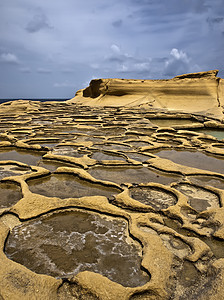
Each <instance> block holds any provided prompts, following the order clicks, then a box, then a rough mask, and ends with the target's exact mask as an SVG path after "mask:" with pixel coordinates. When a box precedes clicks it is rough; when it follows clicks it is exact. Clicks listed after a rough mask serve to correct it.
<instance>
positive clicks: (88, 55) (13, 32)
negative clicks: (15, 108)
mask: <svg viewBox="0 0 224 300" xmlns="http://www.w3.org/2000/svg"><path fill="white" fill-rule="evenodd" d="M213 69H219V75H218V76H220V77H222V78H224V0H169V1H168V0H113V1H106V0H94V1H93V0H79V1H78V0H0V99H3V98H14V99H32V98H72V97H74V95H75V92H76V91H77V90H79V89H81V88H84V87H86V86H88V84H89V82H90V81H91V79H93V78H130V79H163V78H164V79H168V78H172V77H174V76H176V75H180V74H184V73H190V72H200V71H208V70H213Z"/></svg>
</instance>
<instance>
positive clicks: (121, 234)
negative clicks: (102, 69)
mask: <svg viewBox="0 0 224 300" xmlns="http://www.w3.org/2000/svg"><path fill="white" fill-rule="evenodd" d="M216 75H217V72H216V71H211V72H207V73H206V72H204V73H196V74H187V75H182V76H179V77H176V78H174V79H172V80H171V81H142V82H140V81H134V80H132V81H128V80H126V81H125V80H112V79H111V80H98V81H97V80H95V81H93V82H92V83H91V84H90V87H88V88H87V89H84V90H82V91H79V92H78V93H77V96H76V97H75V98H74V99H72V100H70V101H66V102H39V101H25V100H18V101H13V102H6V103H3V104H1V105H0V115H1V118H2V120H3V122H2V123H0V193H1V197H0V247H1V249H0V265H1V268H0V299H4V300H5V299H10V300H11V299H29V300H30V299H44V300H45V299H49V300H50V299H52V300H53V299H54V300H55V299H59V300H61V299H102V300H104V299H105V300H107V299H108V300H117V299H128V300H129V299H130V300H137V299H139V300H142V299H152V300H157V299H160V300H166V299H167V300H168V299H174V300H178V299H181V300H187V299H201V300H203V299H209V300H216V299H217V300H218V299H222V295H223V290H224V209H223V206H224V172H223V164H224V123H223V120H224V118H223V117H224V116H223V112H222V110H223V102H224V99H223V98H221V95H222V92H223V91H222V84H223V82H222V80H221V79H218V78H217V77H216ZM201 85H203V86H204V87H203V90H201V89H200V87H201ZM165 86H166V90H164V89H165ZM188 86H189V89H187V87H188ZM146 88H147V89H151V92H152V91H154V97H155V99H154V100H155V102H153V103H154V104H153V105H151V104H152V101H151V100H150V101H151V102H150V101H149V98H147V97H148V96H147V97H146V96H145V94H146ZM162 89H163V93H162ZM170 89H171V90H170ZM214 89H215V92H214ZM171 91H172V92H171ZM178 91H179V92H178ZM156 93H157V94H156ZM184 93H185V94H184ZM217 93H219V98H218V99H219V104H218V105H217V107H216V108H214V107H215V105H216V104H215V103H216V102H217ZM192 94H194V97H193V98H191V96H192ZM139 95H140V96H141V97H143V96H144V101H143V102H141V101H140V100H139V98H138V96H139ZM156 95H157V96H158V95H160V96H161V97H160V98H159V97H157V96H156ZM173 95H176V96H175V97H176V98H175V97H174V98H175V99H173V100H171V98H170V97H171V96H172V97H173ZM184 95H186V97H185V98H184ZM165 96H167V99H166V97H165ZM177 96H178V97H182V96H183V99H184V101H185V102H186V100H187V101H189V103H188V104H189V105H188V107H187V106H186V105H187V104H186V105H185V106H184V108H183V109H179V108H180V107H179V106H181V105H182V104H181V103H182V102H180V103H179V104H178V106H176V108H175V109H174V102H175V101H178V97H177ZM150 97H151V96H150ZM195 97H196V98H195ZM197 97H198V99H199V102H198V103H197V107H194V106H191V99H193V100H194V101H195V99H197ZM118 99H120V100H118ZM122 99H123V100H122ZM159 99H160V100H161V102H160V103H162V104H163V105H162V106H161V105H160V106H158V105H156V104H155V103H157V104H158V100H159ZM203 99H204V100H203ZM209 99H210V100H209ZM84 100H85V101H86V102H85V103H84ZM91 101H92V102H91ZM113 101H116V103H115V105H112V104H111V103H112V102H113ZM118 101H120V102H118ZM122 101H123V102H122ZM156 101H157V102H156ZM203 101H204V102H203ZM209 101H210V102H209ZM131 103H132V104H131ZM169 103H170V107H169ZM208 103H209V106H206V105H207V104H208ZM130 104H131V107H130ZM199 106H200V109H199ZM213 133H214V134H213ZM217 133H218V134H217Z"/></svg>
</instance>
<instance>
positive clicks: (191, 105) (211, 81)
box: [68, 70, 224, 116]
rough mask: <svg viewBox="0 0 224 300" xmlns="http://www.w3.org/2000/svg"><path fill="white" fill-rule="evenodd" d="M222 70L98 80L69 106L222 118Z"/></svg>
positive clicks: (223, 100) (223, 90) (72, 100)
mask: <svg viewBox="0 0 224 300" xmlns="http://www.w3.org/2000/svg"><path fill="white" fill-rule="evenodd" d="M217 73H218V70H213V71H208V72H199V73H191V74H184V75H180V76H176V77H174V78H172V79H168V80H133V79H130V80H129V79H94V80H92V81H91V82H90V85H89V86H88V87H87V88H85V89H83V90H79V91H78V92H77V93H76V96H75V97H74V98H73V99H71V100H69V101H68V102H69V103H71V102H75V103H79V104H83V105H90V106H137V105H145V104H147V105H149V106H151V107H153V108H163V109H164V108H165V109H168V110H180V111H185V112H204V111H207V112H208V113H210V114H216V115H217V114H218V115H219V116H220V115H222V105H224V80H223V79H221V78H219V77H217Z"/></svg>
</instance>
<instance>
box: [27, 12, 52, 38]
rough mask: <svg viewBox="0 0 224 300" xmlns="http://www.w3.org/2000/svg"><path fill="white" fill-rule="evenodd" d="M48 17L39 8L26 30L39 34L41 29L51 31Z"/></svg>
mask: <svg viewBox="0 0 224 300" xmlns="http://www.w3.org/2000/svg"><path fill="white" fill-rule="evenodd" d="M50 28H51V26H50V25H49V23H48V20H47V17H46V15H45V14H44V12H43V11H42V10H41V9H40V8H39V9H37V10H36V12H35V13H34V15H33V17H32V19H31V20H30V21H29V22H28V24H27V26H26V30H27V31H28V32H30V33H34V32H37V31H39V30H41V29H50Z"/></svg>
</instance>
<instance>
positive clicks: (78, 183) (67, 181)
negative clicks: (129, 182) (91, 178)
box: [28, 174, 120, 199]
mask: <svg viewBox="0 0 224 300" xmlns="http://www.w3.org/2000/svg"><path fill="white" fill-rule="evenodd" d="M28 185H29V188H30V190H31V192H33V193H36V194H41V195H44V196H47V197H59V198H61V199H65V198H80V197H85V196H106V197H110V196H111V195H114V194H117V193H119V192H120V190H119V189H116V188H114V187H109V186H104V185H101V184H97V183H92V182H88V181H86V180H82V179H80V178H79V177H78V176H73V175H66V174H54V175H52V176H46V177H43V178H39V179H33V180H29V181H28Z"/></svg>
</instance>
